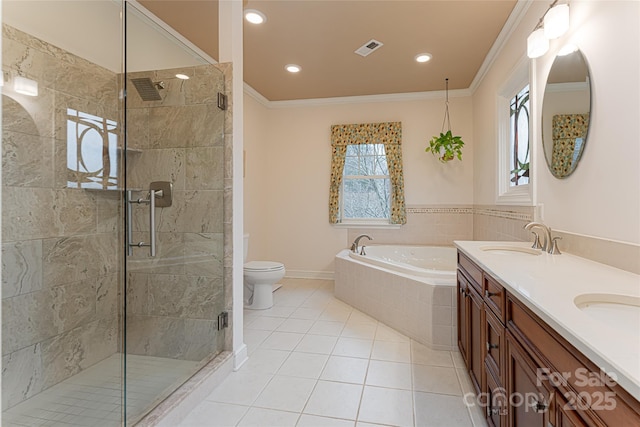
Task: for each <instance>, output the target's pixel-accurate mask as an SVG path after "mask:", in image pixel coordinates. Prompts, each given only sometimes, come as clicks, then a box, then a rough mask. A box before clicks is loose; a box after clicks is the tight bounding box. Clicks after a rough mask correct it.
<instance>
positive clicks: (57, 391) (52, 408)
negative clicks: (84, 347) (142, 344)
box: [2, 354, 199, 427]
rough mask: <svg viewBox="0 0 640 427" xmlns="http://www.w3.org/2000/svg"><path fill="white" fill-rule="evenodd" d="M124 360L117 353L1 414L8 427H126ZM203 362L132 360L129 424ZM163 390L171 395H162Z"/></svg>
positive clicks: (129, 365) (129, 362)
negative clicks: (123, 419)
mask: <svg viewBox="0 0 640 427" xmlns="http://www.w3.org/2000/svg"><path fill="white" fill-rule="evenodd" d="M121 357H122V355H121V354H114V355H113V356H110V357H108V358H107V359H105V360H103V361H101V362H99V363H97V364H95V365H93V366H92V367H90V368H88V369H85V370H84V371H82V372H80V373H78V374H76V375H74V376H72V377H70V378H68V379H66V380H65V381H62V382H61V383H59V384H56V385H55V386H53V387H50V388H48V389H47V390H45V391H43V392H42V393H39V394H37V395H35V396H33V397H32V398H30V399H28V400H25V401H24V402H22V403H20V404H18V405H16V406H14V407H12V408H10V409H9V410H7V411H5V412H3V413H2V425H3V426H5V427H8V426H27V427H39V426H85V427H93V426H100V427H110V426H119V425H121V422H120V420H121V412H122V379H121V372H122V360H121ZM198 364H199V363H198V362H193V361H185V360H175V359H166V358H161V357H151V356H137V355H127V419H128V421H129V422H127V425H129V424H130V422H134V421H135V420H137V419H138V418H139V417H140V416H141V415H143V413H145V412H146V411H147V410H148V409H149V408H150V407H151V406H153V405H154V404H157V403H158V402H159V400H160V399H163V398H165V397H166V396H167V395H168V394H169V393H170V392H171V390H173V389H175V388H176V387H177V386H178V385H179V384H180V383H182V382H184V380H185V379H186V378H187V377H189V376H190V375H191V374H193V373H194V372H195V370H196V368H197V366H198ZM160 390H166V392H165V393H163V394H162V396H160V397H159V396H158V392H159V391H160Z"/></svg>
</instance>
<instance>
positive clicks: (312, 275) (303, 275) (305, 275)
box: [284, 270, 334, 280]
mask: <svg viewBox="0 0 640 427" xmlns="http://www.w3.org/2000/svg"><path fill="white" fill-rule="evenodd" d="M333 276H334V275H333V271H309V270H287V272H286V274H285V276H284V277H287V278H290V279H321V280H333Z"/></svg>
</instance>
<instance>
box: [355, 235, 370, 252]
mask: <svg viewBox="0 0 640 427" xmlns="http://www.w3.org/2000/svg"><path fill="white" fill-rule="evenodd" d="M363 237H366V238H367V239H369V240H373V238H372V237H371V236H369V235H367V234H361V235H359V236H358V237H356V239H355V240H354V241H353V244H352V245H351V252H353V253H354V254H357V253H358V244H359V243H360V239H362V238H363Z"/></svg>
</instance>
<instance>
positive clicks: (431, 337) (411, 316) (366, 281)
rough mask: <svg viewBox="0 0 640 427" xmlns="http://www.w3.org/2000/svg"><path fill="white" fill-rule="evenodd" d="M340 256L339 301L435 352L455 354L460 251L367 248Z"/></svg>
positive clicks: (337, 264) (337, 272)
mask: <svg viewBox="0 0 640 427" xmlns="http://www.w3.org/2000/svg"><path fill="white" fill-rule="evenodd" d="M365 251H366V255H360V254H356V253H353V252H351V251H350V250H348V249H345V250H343V251H341V252H339V253H338V254H337V255H336V257H335V296H336V298H338V299H340V300H342V301H344V302H346V303H347V304H350V305H352V306H353V307H355V308H357V309H358V310H360V311H362V312H364V313H366V314H368V315H369V316H371V317H373V318H375V319H376V320H378V321H380V322H382V323H385V324H386V325H388V326H390V327H392V328H394V329H396V330H397V331H399V332H402V333H403V334H405V335H407V336H408V337H410V338H413V339H414V340H416V341H418V342H420V343H422V344H424V345H426V346H428V347H430V348H432V349H434V350H455V349H456V348H457V328H456V298H455V287H456V249H455V248H453V247H442V246H398V245H371V246H367V247H366V249H365Z"/></svg>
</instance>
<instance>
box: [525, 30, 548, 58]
mask: <svg viewBox="0 0 640 427" xmlns="http://www.w3.org/2000/svg"><path fill="white" fill-rule="evenodd" d="M548 50H549V39H547V38H546V37H545V36H544V30H543V29H542V28H538V29H537V30H535V31H534V32H533V33H531V34H529V37H527V56H528V57H529V58H532V59H533V58H538V57H540V56H542V55H544V54H545V53H547V51H548Z"/></svg>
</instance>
